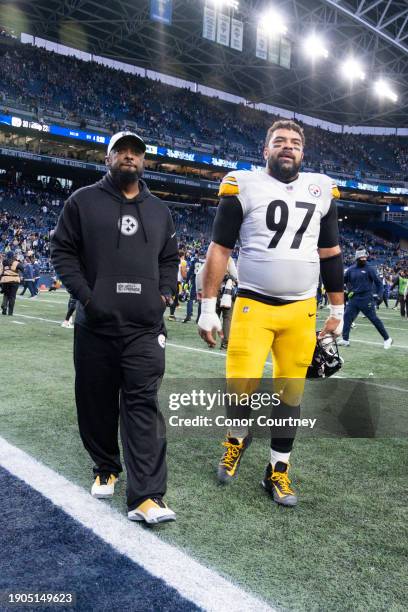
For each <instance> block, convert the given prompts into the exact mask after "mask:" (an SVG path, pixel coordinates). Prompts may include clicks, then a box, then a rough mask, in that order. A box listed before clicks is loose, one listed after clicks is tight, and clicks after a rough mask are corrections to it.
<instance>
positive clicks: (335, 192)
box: [327, 176, 340, 200]
mask: <svg viewBox="0 0 408 612" xmlns="http://www.w3.org/2000/svg"><path fill="white" fill-rule="evenodd" d="M327 178H328V179H329V181H330V187H331V195H332V198H334V199H335V200H338V199H339V197H340V191H339V188H338V187H337V184H336V181H335V180H334V179H332V178H331V177H330V176H328V177H327Z"/></svg>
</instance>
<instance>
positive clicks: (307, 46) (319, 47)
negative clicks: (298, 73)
mask: <svg viewBox="0 0 408 612" xmlns="http://www.w3.org/2000/svg"><path fill="white" fill-rule="evenodd" d="M303 48H304V51H305V53H306V55H308V56H309V57H310V58H311V59H318V58H320V57H323V58H325V59H326V58H327V57H329V52H328V50H327V49H326V47H325V44H324V41H323V40H322V39H321V38H320V37H319V36H316V34H311V35H310V36H308V37H307V38H306V39H305V41H304V43H303Z"/></svg>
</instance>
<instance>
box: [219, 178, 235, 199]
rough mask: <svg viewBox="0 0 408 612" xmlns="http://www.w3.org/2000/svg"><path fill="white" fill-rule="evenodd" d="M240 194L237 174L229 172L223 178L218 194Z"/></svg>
mask: <svg viewBox="0 0 408 612" xmlns="http://www.w3.org/2000/svg"><path fill="white" fill-rule="evenodd" d="M238 194H239V186H238V181H237V179H236V178H235V176H232V175H230V174H227V176H224V178H223V179H222V183H221V185H220V188H219V191H218V195H219V196H232V195H238Z"/></svg>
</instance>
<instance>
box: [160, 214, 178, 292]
mask: <svg viewBox="0 0 408 612" xmlns="http://www.w3.org/2000/svg"><path fill="white" fill-rule="evenodd" d="M166 235H167V240H166V242H165V243H164V246H163V248H162V250H161V251H160V255H159V270H160V293H161V294H162V295H166V294H169V293H171V294H174V293H176V290H177V272H178V265H179V254H178V247H177V238H176V230H175V228H174V223H173V219H172V218H171V214H170V211H168V221H167V233H166Z"/></svg>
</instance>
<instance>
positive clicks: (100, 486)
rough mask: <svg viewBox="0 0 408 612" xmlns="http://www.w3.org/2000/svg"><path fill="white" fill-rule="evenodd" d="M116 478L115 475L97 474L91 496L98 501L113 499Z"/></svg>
mask: <svg viewBox="0 0 408 612" xmlns="http://www.w3.org/2000/svg"><path fill="white" fill-rule="evenodd" d="M117 480H118V477H117V476H116V475H115V474H98V476H97V477H96V478H95V481H94V483H93V485H92V489H91V495H92V497H97V498H98V499H108V498H109V497H113V494H114V492H115V484H116V482H117Z"/></svg>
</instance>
